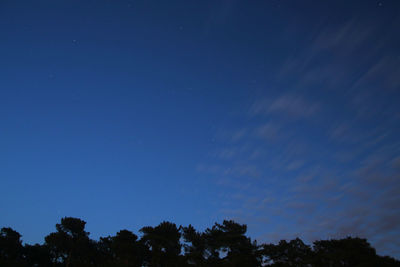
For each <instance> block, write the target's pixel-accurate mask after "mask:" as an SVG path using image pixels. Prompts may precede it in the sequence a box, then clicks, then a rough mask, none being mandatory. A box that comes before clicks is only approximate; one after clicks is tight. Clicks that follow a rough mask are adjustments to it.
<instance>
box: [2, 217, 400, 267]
mask: <svg viewBox="0 0 400 267" xmlns="http://www.w3.org/2000/svg"><path fill="white" fill-rule="evenodd" d="M85 224H86V222H85V221H83V220H81V219H78V218H73V217H64V218H62V219H61V222H60V223H58V224H56V231H55V232H53V233H50V234H49V235H47V236H46V237H45V242H44V243H43V244H35V245H29V244H24V245H23V244H22V240H21V234H19V233H18V232H17V231H15V230H13V229H12V228H8V227H4V228H2V229H1V233H0V266H5V267H6V266H13V267H18V266H24V267H25V266H44V267H47V266H49V267H56V266H57V267H80V266H98V267H109V266H113V267H128V266H132V267H134V266H149V267H180V266H237V267H239V266H240V267H242V266H250V267H252V266H274V267H276V266H300V267H302V266H304V267H314V266H324V267H325V266H327V267H336V266H351V267H357V266H359V267H361V266H363V267H364V266H366V267H368V266H374V267H377V266H383V267H384V266H400V261H397V260H395V259H394V258H391V257H389V256H384V257H383V256H379V255H377V254H376V251H375V249H374V248H373V247H371V245H370V244H369V243H368V241H367V240H366V239H362V238H353V237H347V238H344V239H331V240H318V241H315V242H314V243H313V244H312V245H307V244H305V243H304V242H303V241H302V240H301V239H299V238H296V239H293V240H290V241H286V240H282V241H280V242H279V243H278V244H257V242H256V241H252V240H251V238H249V237H247V236H246V235H245V234H246V231H247V226H246V225H245V224H239V223H236V222H234V221H228V220H224V221H223V222H222V224H219V223H215V224H214V225H213V226H212V227H211V228H207V229H206V230H205V231H204V232H199V231H197V230H196V229H195V228H194V227H193V226H192V225H189V226H187V227H182V226H177V225H176V224H175V223H172V222H166V221H164V222H162V223H160V224H159V225H157V226H155V227H152V226H146V227H143V228H141V229H140V230H139V232H140V234H141V237H140V238H139V237H138V236H137V235H135V234H134V233H133V232H131V231H129V230H121V231H119V232H118V233H116V235H115V236H107V237H101V238H100V239H99V240H98V241H97V240H92V239H90V238H89V233H88V232H86V231H85Z"/></svg>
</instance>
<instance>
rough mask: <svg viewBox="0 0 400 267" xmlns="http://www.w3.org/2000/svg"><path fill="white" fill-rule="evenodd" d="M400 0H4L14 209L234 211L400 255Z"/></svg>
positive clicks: (135, 221) (286, 233)
mask: <svg viewBox="0 0 400 267" xmlns="http://www.w3.org/2000/svg"><path fill="white" fill-rule="evenodd" d="M399 27H400V2H399V1H396V0H393V1H385V0H382V1H375V0H363V1H277V0H268V1H267V0H265V1H244V0H243V1H236V0H232V1H228V0H227V1H192V0H188V1H133V0H132V1H126V0H120V1H105V0H104V1H100V0H98V1H94V0H90V1H89V0H83V1H82V0H80V1H70V0H69V1H63V0H60V1H54V0H52V1H50V0H49V1H18V0H2V1H0V179H1V187H0V188H1V189H0V214H1V215H0V226H11V227H13V228H14V229H16V230H17V231H19V232H20V233H21V234H22V235H23V240H24V241H26V242H29V243H33V242H43V237H44V236H45V235H46V234H47V233H49V232H51V231H53V230H54V225H55V223H57V222H59V220H60V218H61V217H63V216H75V217H79V218H82V219H84V220H85V221H87V222H88V224H87V230H88V231H89V232H91V237H92V238H98V237H99V236H105V235H109V234H115V232H116V231H118V230H120V229H123V228H127V229H130V230H133V231H135V232H136V231H137V230H138V229H139V228H140V227H142V226H145V225H155V224H158V223H159V222H161V221H162V220H171V221H173V222H175V223H177V224H182V225H187V224H189V223H192V224H193V225H194V226H195V227H197V228H198V229H200V230H202V229H204V228H205V227H209V226H211V225H212V224H213V223H214V222H215V221H220V220H222V219H224V218H232V219H235V220H237V221H238V222H241V223H247V224H248V226H249V234H250V236H251V237H253V238H256V239H258V240H260V241H263V242H275V241H277V240H279V239H281V238H282V239H283V238H294V237H296V236H299V237H301V238H303V239H305V240H306V241H308V242H310V241H313V240H315V239H318V238H330V237H334V238H337V237H343V236H346V235H357V236H361V237H366V238H368V239H369V240H370V241H371V243H372V244H373V245H374V246H375V247H376V248H377V249H378V252H379V253H381V254H389V255H392V256H395V257H397V258H399V257H400V241H399V240H400V239H399V237H400V209H399V207H400V138H399V136H400V123H399V121H400V92H399V90H400V49H399V48H400V34H399V33H400V32H399Z"/></svg>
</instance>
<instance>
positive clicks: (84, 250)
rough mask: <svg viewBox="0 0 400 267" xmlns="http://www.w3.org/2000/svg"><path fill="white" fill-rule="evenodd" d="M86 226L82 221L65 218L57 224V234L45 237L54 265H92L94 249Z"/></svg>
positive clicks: (67, 266)
mask: <svg viewBox="0 0 400 267" xmlns="http://www.w3.org/2000/svg"><path fill="white" fill-rule="evenodd" d="M85 225H86V222H85V221H83V220H81V219H77V218H72V217H65V218H62V219H61V223H60V224H56V229H57V232H54V233H51V234H49V235H48V236H46V237H45V241H46V245H47V246H48V247H49V249H50V253H51V255H52V260H53V263H54V264H56V263H58V262H63V263H65V266H66V267H69V266H87V265H90V264H91V261H92V260H93V259H91V257H90V254H92V253H93V249H94V248H93V244H92V242H90V239H89V233H88V232H85Z"/></svg>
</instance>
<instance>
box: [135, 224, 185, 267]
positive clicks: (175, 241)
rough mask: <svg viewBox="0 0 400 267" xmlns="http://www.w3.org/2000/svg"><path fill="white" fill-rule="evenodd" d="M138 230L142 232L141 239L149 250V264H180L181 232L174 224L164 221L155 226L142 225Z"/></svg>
mask: <svg viewBox="0 0 400 267" xmlns="http://www.w3.org/2000/svg"><path fill="white" fill-rule="evenodd" d="M140 232H141V233H143V237H142V239H141V241H142V242H143V244H145V245H146V246H147V248H148V249H149V250H150V259H149V262H150V266H176V265H177V263H178V264H179V265H182V264H181V263H180V262H181V257H179V255H180V253H181V249H182V245H181V244H180V238H181V233H180V229H179V228H178V227H177V226H176V224H174V223H171V222H165V221H164V222H162V223H160V224H159V225H158V226H156V227H151V226H147V227H143V228H142V229H140Z"/></svg>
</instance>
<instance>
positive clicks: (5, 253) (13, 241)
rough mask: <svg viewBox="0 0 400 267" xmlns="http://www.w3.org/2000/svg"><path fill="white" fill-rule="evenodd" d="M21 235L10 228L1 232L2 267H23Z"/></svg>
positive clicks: (0, 252)
mask: <svg viewBox="0 0 400 267" xmlns="http://www.w3.org/2000/svg"><path fill="white" fill-rule="evenodd" d="M22 252H23V247H22V241H21V235H20V234H19V233H18V232H17V231H15V230H13V229H12V228H9V227H4V228H1V231H0V266H3V265H4V266H7V265H8V266H23V264H24V261H23V256H22Z"/></svg>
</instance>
